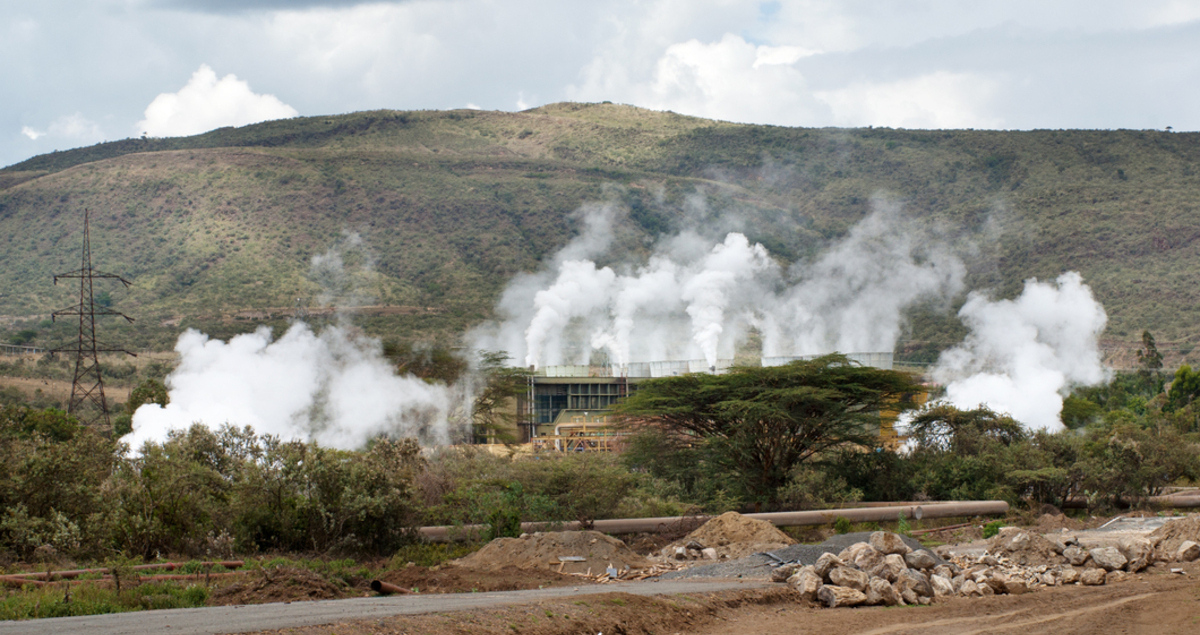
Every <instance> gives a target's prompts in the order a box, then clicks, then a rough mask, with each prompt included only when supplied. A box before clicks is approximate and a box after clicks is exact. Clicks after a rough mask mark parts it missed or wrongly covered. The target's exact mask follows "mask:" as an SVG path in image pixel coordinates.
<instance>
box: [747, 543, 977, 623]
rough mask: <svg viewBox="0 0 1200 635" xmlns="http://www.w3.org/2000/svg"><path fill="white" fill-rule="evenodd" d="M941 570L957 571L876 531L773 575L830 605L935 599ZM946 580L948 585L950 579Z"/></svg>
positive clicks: (783, 568) (925, 552)
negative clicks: (841, 549)
mask: <svg viewBox="0 0 1200 635" xmlns="http://www.w3.org/2000/svg"><path fill="white" fill-rule="evenodd" d="M939 570H942V573H944V574H950V575H952V576H953V575H954V574H955V573H957V572H956V571H954V570H953V569H951V568H950V565H945V564H943V565H937V558H935V557H934V555H933V554H932V553H930V552H928V551H926V550H924V549H920V550H916V551H914V550H913V549H911V548H910V547H909V546H908V545H906V544H904V541H903V540H902V539H901V538H900V536H898V535H896V534H893V533H890V532H884V531H877V532H874V533H872V534H871V536H870V540H869V541H868V542H859V543H855V544H853V545H851V546H849V547H847V548H846V549H844V550H843V551H842V552H841V553H839V554H837V555H834V554H832V553H826V554H823V555H821V556H820V557H819V558H817V562H816V564H812V565H804V566H802V565H800V564H796V563H793V564H786V565H783V566H781V567H779V568H777V569H776V570H775V571H774V572H773V573H772V576H771V579H773V580H776V581H782V582H787V583H788V584H790V585H791V586H793V587H794V588H795V589H796V590H797V591H799V592H800V594H801V595H802V596H803V597H804V598H805V599H808V600H814V601H820V602H821V603H823V604H825V605H826V606H829V607H837V606H860V605H884V606H896V605H904V604H929V603H930V602H932V601H933V598H934V597H936V596H937V592H938V591H937V587H936V586H935V583H934V581H933V579H934V578H937V577H939V576H938V573H937V572H938V571H939ZM942 582H943V583H944V584H946V585H949V584H950V582H949V580H948V579H946V580H943V581H942ZM947 588H948V587H947Z"/></svg>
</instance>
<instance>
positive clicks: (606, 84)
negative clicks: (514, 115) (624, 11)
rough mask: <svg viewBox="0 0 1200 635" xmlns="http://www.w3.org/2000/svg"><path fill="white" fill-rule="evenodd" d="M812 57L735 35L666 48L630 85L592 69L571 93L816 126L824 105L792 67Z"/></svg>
mask: <svg viewBox="0 0 1200 635" xmlns="http://www.w3.org/2000/svg"><path fill="white" fill-rule="evenodd" d="M813 54H814V53H813V52H812V51H810V50H807V49H804V48H802V47H798V46H778V47H777V46H766V45H755V44H752V43H750V42H747V41H746V40H745V39H743V38H742V37H741V36H738V35H732V34H726V35H725V36H724V37H722V38H721V39H720V40H719V41H717V42H712V43H705V42H701V41H699V40H689V41H687V42H680V43H677V44H672V45H671V46H669V47H667V48H666V50H665V51H664V52H663V54H662V56H661V57H659V59H658V61H657V63H656V64H655V67H654V71H653V76H652V77H651V78H649V79H648V80H644V81H640V82H638V81H632V82H630V81H629V80H628V76H627V75H626V74H625V69H623V68H601V67H600V66H594V67H593V68H592V69H591V76H590V77H589V78H588V83H587V84H585V85H584V86H582V87H580V88H577V89H573V90H570V91H569V94H570V96H571V98H572V99H581V100H588V101H600V100H603V99H609V100H615V101H627V102H631V103H634V104H637V105H639V106H645V107H648V108H655V109H659V110H673V111H678V112H681V113H685V114H689V115H697V116H701V117H711V118H714V119H724V120H728V121H753V122H763V123H774V124H784V125H812V124H813V123H814V121H818V120H821V119H825V118H826V114H825V113H824V112H823V110H824V105H823V104H821V103H819V102H817V101H816V100H815V99H813V98H812V96H811V94H810V91H809V90H808V87H807V86H806V82H805V80H804V77H803V76H802V75H801V74H800V72H799V71H798V70H797V69H796V67H795V66H794V64H795V62H796V61H797V60H799V59H801V58H803V57H807V56H810V55H813Z"/></svg>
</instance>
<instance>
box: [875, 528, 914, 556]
mask: <svg viewBox="0 0 1200 635" xmlns="http://www.w3.org/2000/svg"><path fill="white" fill-rule="evenodd" d="M870 541H871V546H872V547H874V548H875V550H876V551H878V552H880V553H882V554H884V555H887V554H890V553H898V554H900V555H902V556H903V555H905V554H907V553H908V552H910V551H912V549H911V548H910V547H909V546H908V545H906V544H904V539H902V538H901V537H900V535H899V534H894V533H892V532H890V531H876V532H873V533H871V538H870Z"/></svg>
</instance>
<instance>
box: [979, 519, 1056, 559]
mask: <svg viewBox="0 0 1200 635" xmlns="http://www.w3.org/2000/svg"><path fill="white" fill-rule="evenodd" d="M988 553H990V554H992V555H995V556H1004V557H1007V558H1009V559H1010V560H1012V561H1013V562H1014V563H1016V564H1019V565H1023V566H1027V567H1028V566H1037V565H1057V564H1062V563H1063V559H1062V557H1061V556H1059V554H1058V552H1056V551H1055V549H1054V543H1052V542H1050V541H1049V540H1046V539H1045V538H1043V537H1042V535H1041V534H1039V533H1037V532H1036V531H1027V530H1022V529H1018V528H1016V527H1005V528H1003V529H1001V530H1000V533H999V534H998V535H996V536H995V537H993V538H992V539H991V540H989V541H988Z"/></svg>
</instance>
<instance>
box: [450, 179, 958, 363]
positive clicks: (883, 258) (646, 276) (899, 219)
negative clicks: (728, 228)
mask: <svg viewBox="0 0 1200 635" xmlns="http://www.w3.org/2000/svg"><path fill="white" fill-rule="evenodd" d="M617 213H619V210H617V209H616V208H615V207H613V206H601V207H593V208H588V209H585V210H582V214H583V218H584V219H585V220H586V221H587V228H586V229H585V231H584V232H582V233H581V234H580V236H579V237H578V238H576V239H575V240H574V241H572V242H571V243H570V244H568V245H567V246H566V247H565V248H564V249H563V250H562V251H560V252H559V254H558V255H557V256H556V257H555V258H554V259H553V264H552V265H551V267H550V268H548V269H547V270H544V271H541V272H539V273H536V274H529V275H523V276H518V277H517V278H515V279H514V280H513V281H512V282H511V283H510V284H509V286H508V288H507V289H506V290H505V292H504V295H503V296H502V298H501V301H500V305H499V307H498V308H497V313H498V314H499V315H500V316H501V318H502V321H501V322H499V323H497V324H492V325H488V326H486V327H484V328H481V329H478V330H477V331H476V332H474V333H473V334H472V340H473V344H474V345H475V346H476V347H477V348H480V349H484V350H504V351H506V352H508V354H509V355H510V356H511V357H512V358H513V359H518V360H521V359H523V360H525V363H526V364H528V365H531V366H546V365H560V364H588V363H589V362H590V361H591V359H592V355H593V353H594V352H596V351H603V352H604V353H605V354H606V355H607V357H608V360H609V361H610V362H611V363H613V364H615V365H617V366H624V365H627V364H630V363H636V362H653V361H690V360H704V362H705V363H706V365H707V366H709V367H712V366H715V365H717V360H718V359H729V358H731V357H733V353H734V350H735V348H736V347H737V345H738V344H739V343H741V342H742V341H743V340H744V339H745V338H746V337H747V335H748V333H749V332H750V330H751V329H757V330H758V331H759V332H760V333H761V335H762V339H763V354H764V355H765V356H768V357H775V356H797V355H809V354H819V353H827V352H831V351H835V350H838V351H842V352H847V353H853V352H877V351H891V350H892V349H893V347H894V346H895V343H896V339H897V337H898V336H899V334H900V331H901V329H902V326H903V323H902V321H903V318H902V311H903V309H904V308H905V307H907V306H910V305H911V304H913V303H914V302H917V301H921V300H925V299H931V298H948V297H951V296H953V295H954V294H956V293H958V292H959V291H960V290H961V289H962V280H963V275H964V267H963V265H962V263H961V262H960V261H959V260H958V258H957V257H955V256H954V255H953V253H952V252H951V251H950V250H949V249H947V248H944V247H941V246H939V245H940V243H939V242H938V241H937V240H936V239H935V238H934V237H933V236H932V235H931V234H930V233H929V232H928V231H926V230H925V229H924V228H922V227H921V226H919V225H918V224H917V223H915V222H913V221H911V220H909V219H906V218H904V217H903V216H902V215H901V214H900V212H899V209H898V207H897V206H895V205H890V204H887V203H883V202H879V201H877V202H876V204H875V209H874V211H873V212H872V213H871V215H870V216H868V217H867V218H866V219H864V220H863V221H862V222H861V223H859V224H858V225H857V226H855V227H854V228H853V229H852V230H851V231H850V232H849V234H848V235H847V237H846V238H845V239H844V240H843V241H841V242H840V243H838V244H837V245H834V246H833V247H832V248H830V249H829V250H827V251H826V252H825V254H824V255H823V256H821V257H820V258H819V259H817V260H816V261H814V262H809V263H799V264H797V265H795V266H793V267H792V268H791V269H790V270H787V271H785V270H784V269H783V268H782V267H781V266H780V265H779V264H778V263H777V262H776V261H775V260H774V259H772V257H771V255H770V254H769V253H768V252H767V249H766V248H764V247H763V246H762V245H760V244H751V242H750V241H749V240H748V239H747V238H746V236H745V235H743V234H741V233H738V232H731V233H728V234H726V235H725V236H724V237H723V238H722V239H708V238H705V237H703V236H701V235H700V234H698V233H696V232H692V231H688V232H683V233H681V234H678V235H676V236H672V237H670V238H668V239H666V240H663V241H662V242H661V243H660V244H659V245H658V247H657V248H656V249H655V250H654V253H653V254H652V255H651V256H650V257H649V258H648V259H647V260H646V261H645V263H644V264H637V263H625V264H622V265H614V266H600V265H598V264H597V263H596V262H595V259H596V258H600V257H606V258H608V259H610V260H611V259H614V258H615V255H614V254H612V253H611V252H612V242H613V241H612V238H613V232H612V224H613V222H614V219H615V217H616V214H617Z"/></svg>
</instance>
